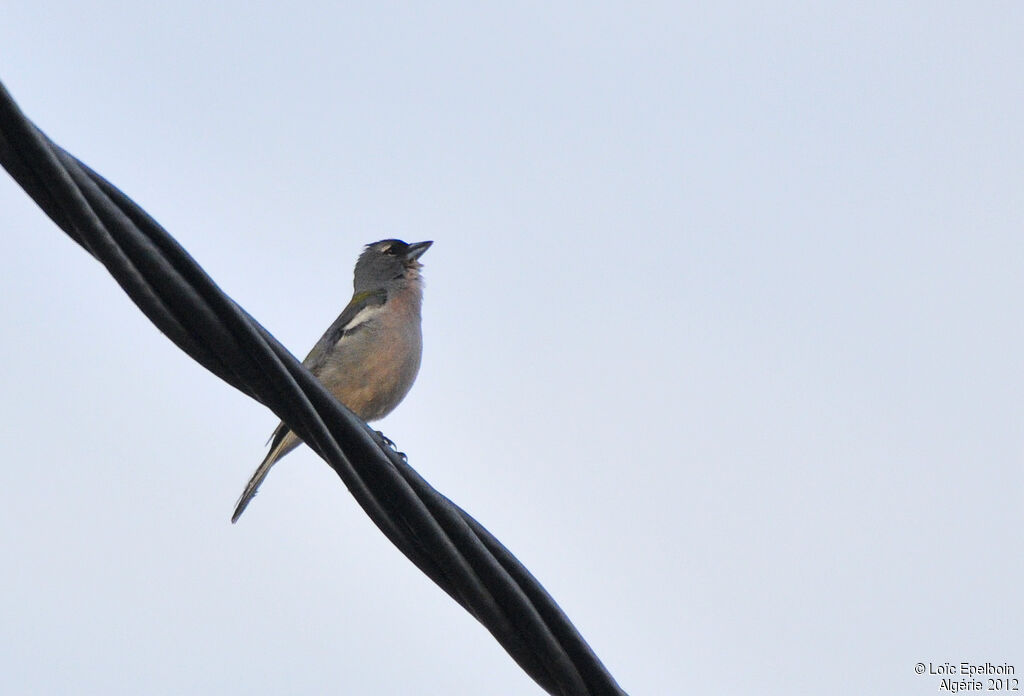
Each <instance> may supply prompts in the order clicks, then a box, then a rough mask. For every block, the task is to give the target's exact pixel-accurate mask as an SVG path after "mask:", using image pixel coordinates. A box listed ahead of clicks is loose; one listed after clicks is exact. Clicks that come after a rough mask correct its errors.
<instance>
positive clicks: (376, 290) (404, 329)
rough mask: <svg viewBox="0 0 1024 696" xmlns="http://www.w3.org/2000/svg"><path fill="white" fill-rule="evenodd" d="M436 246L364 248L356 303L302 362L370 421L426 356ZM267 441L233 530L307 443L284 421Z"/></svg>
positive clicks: (393, 402)
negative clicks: (428, 255) (426, 271)
mask: <svg viewBox="0 0 1024 696" xmlns="http://www.w3.org/2000/svg"><path fill="white" fill-rule="evenodd" d="M432 244H433V242H432V241H428V242H416V243H414V244H406V243H405V242H403V241H401V240H399V239H382V240H381V241H379V242H373V243H372V244H367V245H366V247H364V249H363V251H362V253H361V254H360V255H359V259H358V260H357V261H356V265H355V271H354V273H353V280H352V285H353V294H352V299H351V301H349V303H348V305H347V306H346V307H345V309H343V310H342V312H341V314H340V315H338V318H337V319H335V320H334V323H333V324H331V325H330V327H329V328H328V329H327V331H326V332H324V335H323V336H321V337H320V340H319V341H317V342H316V345H315V346H313V350H311V351H310V352H309V355H307V356H306V359H305V360H303V361H302V364H303V365H304V366H305V367H306V369H308V370H309V371H310V372H311V373H313V376H314V377H316V378H317V379H319V380H320V382H321V383H322V384H323V385H324V386H325V387H327V390H328V391H330V392H331V393H332V394H333V395H334V396H335V397H337V398H338V400H339V401H341V403H343V404H345V406H347V407H348V408H349V410H351V411H352V412H353V413H354V414H356V415H357V416H359V417H360V418H361V419H363V420H364V421H366V422H368V423H370V422H373V421H376V420H380V419H381V418H383V417H384V416H386V415H388V414H389V413H391V411H393V410H394V409H395V407H396V406H398V404H399V403H400V402H401V401H402V399H404V398H405V395H406V394H408V393H409V389H411V388H412V385H413V382H415V381H416V375H417V374H418V373H419V369H420V360H421V358H422V355H423V334H422V329H421V319H420V308H421V306H422V304H423V277H422V275H421V273H420V269H422V268H423V265H422V264H421V263H420V261H419V259H420V257H421V256H423V254H424V252H426V251H427V249H429V248H430V246H431V245H432ZM268 442H269V444H270V451H269V452H268V453H267V456H266V457H265V458H264V459H263V461H262V462H261V463H260V465H259V467H257V468H256V471H255V472H254V473H253V475H252V478H250V479H249V483H248V484H247V485H246V486H245V490H244V491H243V492H242V496H241V497H240V498H239V499H238V503H237V504H236V505H235V512H234V514H233V515H232V517H231V522H232V524H234V523H235V522H237V521H238V518H239V517H240V516H241V515H242V513H243V512H245V508H246V507H247V506H248V505H249V502H250V501H251V500H252V498H253V496H254V495H256V491H257V490H258V489H259V487H260V484H261V483H263V479H265V478H266V477H267V474H268V473H270V469H271V467H273V466H274V464H276V463H277V462H278V461H279V460H280V459H281V458H282V457H283V456H285V455H286V454H288V453H289V452H291V451H292V450H293V449H295V448H296V447H298V446H299V445H300V444H302V440H301V439H299V437H298V436H297V435H296V434H295V433H293V432H292V431H291V430H290V429H289V428H288V426H287V425H285V424H284V423H279V424H278V426H277V428H275V429H274V432H273V434H272V435H271V436H270V440H269V441H268Z"/></svg>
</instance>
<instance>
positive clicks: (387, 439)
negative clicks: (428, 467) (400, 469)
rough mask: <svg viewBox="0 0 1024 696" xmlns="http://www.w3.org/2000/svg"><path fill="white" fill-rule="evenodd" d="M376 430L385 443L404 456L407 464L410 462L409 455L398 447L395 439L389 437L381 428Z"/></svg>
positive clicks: (403, 459) (400, 455)
mask: <svg viewBox="0 0 1024 696" xmlns="http://www.w3.org/2000/svg"><path fill="white" fill-rule="evenodd" d="M374 432H376V433H377V435H379V436H380V439H381V440H383V441H384V444H385V445H387V446H388V448H389V449H391V450H394V452H395V453H396V454H398V456H399V457H401V458H402V461H403V462H405V463H406V464H408V463H409V457H407V456H406V454H405V452H402V451H400V450H399V449H398V447H397V446H396V445H395V443H394V441H393V440H392V439H391V438H390V437H388V436H387V435H385V434H384V433H382V432H381V431H379V430H375V431H374Z"/></svg>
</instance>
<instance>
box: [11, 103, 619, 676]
mask: <svg viewBox="0 0 1024 696" xmlns="http://www.w3.org/2000/svg"><path fill="white" fill-rule="evenodd" d="M0 164H2V165H3V167H4V168H5V169H6V170H7V171H8V172H9V173H10V175H11V176H12V177H13V178H14V180H15V181H16V182H17V183H18V184H19V185H20V186H21V187H22V188H23V189H24V190H25V191H26V192H27V193H28V194H29V196H31V197H32V199H33V200H34V201H35V202H36V203H37V204H38V205H39V207H40V208H41V209H42V210H43V212H45V213H46V214H47V215H48V216H49V217H50V218H51V219H52V220H53V221H54V222H55V223H56V224H57V225H58V226H59V227H60V228H61V229H62V230H63V231H64V232H65V233H67V235H68V236H69V237H71V238H72V239H73V240H74V241H75V242H77V243H78V244H79V245H80V246H81V247H82V248H83V249H85V250H86V251H87V252H88V253H89V254H91V255H92V256H93V257H95V258H96V260H98V261H99V262H100V263H102V264H103V265H104V266H105V267H106V269H107V270H108V271H109V272H110V274H111V275H112V276H113V277H114V279H115V280H116V281H117V282H118V284H120V285H121V287H122V289H124V291H125V292H126V293H127V294H128V296H129V297H130V298H131V299H132V301H133V302H135V304H136V305H137V306H138V307H139V309H140V310H142V312H143V313H144V314H145V315H146V316H147V317H148V318H149V319H150V321H152V322H153V323H154V324H155V325H156V326H157V328H159V329H160V331H162V332H163V333H164V334H165V335H166V336H167V337H168V338H169V339H171V340H172V341H173V342H174V343H175V344H176V345H177V346H178V347H179V348H181V349H182V350H183V351H185V352H186V353H188V354H189V355H190V356H192V358H193V359H195V360H196V362H198V363H199V364H201V365H202V366H203V367H205V368H206V369H207V370H209V371H210V372H212V373H213V374H215V375H217V376H218V377H220V378H221V379H223V380H224V381H225V382H227V383H228V384H230V385H231V386H233V387H235V388H236V389H238V390H240V391H241V392H243V393H244V394H247V395H248V396H250V397H252V398H253V399H255V400H256V401H258V402H260V403H261V404H263V405H265V406H266V407H267V408H269V409H270V410H271V411H273V412H274V413H275V414H276V415H277V416H278V417H279V418H280V419H281V420H282V421H284V422H285V423H286V424H287V425H288V427H289V428H291V429H292V430H293V431H294V432H295V433H296V434H298V435H299V436H300V437H301V438H302V439H303V440H304V441H305V443H306V444H307V445H308V446H309V447H311V448H312V449H313V450H314V451H315V452H316V453H317V454H318V455H320V456H321V457H322V458H323V459H324V460H325V461H326V462H327V463H328V464H329V465H330V466H331V468H333V469H334V470H335V472H337V474H338V476H339V477H340V478H341V480H342V481H343V482H344V484H345V486H346V487H347V488H348V490H349V492H350V493H351V494H352V496H353V497H354V498H355V499H356V502H358V503H359V505H360V506H361V507H362V508H363V510H364V511H365V512H366V514H367V515H369V517H370V519H372V520H373V522H374V524H376V525H377V526H378V527H379V528H380V530H381V531H382V532H383V533H384V534H385V536H387V538H388V539H389V540H390V541H391V542H392V543H393V544H394V545H395V546H397V547H398V549H399V550H400V551H401V552H402V553H403V554H405V555H406V557H407V558H408V559H409V560H410V561H412V562H413V563H414V564H415V565H416V567H417V568H419V569H420V570H421V571H423V573H425V574H426V575H427V576H428V577H429V578H430V579H431V580H433V581H434V582H435V583H436V584H437V585H438V586H439V587H440V588H441V589H442V590H444V591H445V592H447V593H448V595H449V596H451V597H452V599H454V600H455V601H456V602H458V603H459V604H460V605H461V606H462V607H463V608H464V609H465V610H466V611H468V612H469V613H470V614H472V615H473V617H474V618H476V619H477V620H478V621H479V622H480V623H482V624H483V625H484V626H485V627H486V628H487V630H488V631H490V632H491V634H492V635H493V636H494V637H495V639H496V640H497V641H498V642H499V643H500V644H501V646H502V647H503V648H504V649H505V650H506V651H507V652H508V653H509V655H511V656H512V658H513V659H514V660H515V661H516V662H517V663H518V664H519V666H520V667H522V668H523V670H524V671H526V673H527V674H529V675H530V676H531V677H532V678H533V679H534V680H535V681H536V682H537V683H538V684H539V685H540V686H541V687H542V688H543V689H544V690H545V691H547V692H548V693H549V694H556V695H559V696H591V695H592V696H598V695H601V696H606V695H607V696H611V695H620V696H624V694H625V692H624V691H623V690H622V689H621V688H620V687H619V685H618V684H617V683H616V681H615V679H614V678H613V677H612V676H611V674H610V673H609V672H608V670H607V669H605V667H604V665H603V664H602V663H601V661H600V660H599V659H598V657H597V656H596V655H595V654H594V652H593V650H591V648H590V646H589V645H588V644H587V642H586V641H585V640H584V639H583V636H581V635H580V634H579V632H578V631H577V630H576V628H575V626H573V625H572V623H571V622H570V621H569V619H568V617H567V616H566V615H565V613H564V612H563V611H562V610H561V608H560V607H559V606H558V604H556V603H555V601H554V599H552V598H551V596H550V595H549V594H548V593H547V592H546V591H545V590H544V588H543V587H542V586H541V585H540V583H539V582H537V580H536V579H535V578H534V577H533V576H532V575H531V574H530V572H529V571H528V570H527V569H526V567H525V566H523V564H522V563H520V562H519V561H518V560H517V559H516V557H515V556H513V555H512V554H511V553H510V552H509V551H508V549H506V548H505V547H504V546H503V545H502V544H501V542H500V541H498V540H497V539H496V538H495V537H494V536H493V535H491V534H490V532H488V531H487V530H486V529H485V528H484V527H483V526H482V525H481V524H480V523H479V522H477V521H476V520H475V519H473V518H472V517H471V516H470V515H469V514H468V513H466V512H465V511H464V510H462V509H461V508H459V507H458V506H457V505H455V504H454V503H453V502H452V501H450V500H449V499H448V498H446V497H445V496H444V495H442V494H441V493H439V492H438V491H436V490H435V489H434V488H433V487H431V486H430V484H429V483H427V482H426V481H425V480H424V479H423V478H422V477H420V476H419V474H417V472H416V471H415V470H414V469H413V468H412V467H410V466H409V465H408V463H407V462H406V461H404V460H403V458H402V457H401V456H400V455H399V454H398V453H397V452H395V451H394V450H393V449H391V448H390V447H387V446H386V445H385V443H384V442H383V440H382V439H381V437H380V436H379V435H378V434H377V433H375V432H374V431H373V430H371V429H370V428H369V427H368V426H367V425H366V424H365V423H363V422H362V421H361V420H359V419H358V418H357V417H356V416H355V415H353V414H352V413H351V412H350V411H349V410H348V409H347V408H345V406H344V405H342V404H341V403H340V402H339V401H337V400H336V399H335V398H334V397H333V396H332V395H331V394H330V393H329V392H328V391H327V390H326V389H325V388H324V387H323V385H321V384H320V382H319V381H317V379H316V378H315V377H313V376H312V375H311V374H310V373H309V371H307V370H306V368H304V367H303V366H302V364H301V363H300V362H299V361H298V360H296V359H295V357H294V356H293V355H291V353H289V352H288V351H287V350H286V349H285V348H284V347H283V346H282V345H281V344H280V343H278V342H277V340H276V339H275V338H274V337H273V336H272V335H271V334H270V333H269V332H268V331H267V330H266V329H264V328H263V327H262V326H261V325H260V324H259V323H258V322H257V321H256V320H255V319H253V318H252V317H251V316H250V315H249V314H248V313H247V312H246V311H245V310H244V309H242V308H241V307H240V306H238V305H237V304H236V303H235V302H234V301H233V300H231V298H229V297H228V296H227V295H225V294H224V292H223V291H221V290H220V288H218V287H217V285H216V284H215V283H214V282H213V280H212V279H211V278H210V277H209V276H208V275H207V274H206V273H205V272H204V271H203V269H202V268H201V267H200V266H199V265H198V264H197V263H196V261H195V260H194V259H193V258H192V257H191V256H189V254H188V253H187V252H186V251H185V249H183V248H182V247H181V245H179V244H178V243H177V241H175V240H174V238H173V237H171V236H170V235H169V234H168V233H167V232H166V231H165V230H164V229H163V228H162V227H161V226H160V225H159V224H158V223H157V222H156V221H155V220H153V219H152V218H151V217H150V216H149V215H148V214H147V213H146V212H145V211H144V210H143V209H142V208H140V207H139V206H138V205H136V204H135V202H134V201H132V200H131V199H130V198H128V196H126V195H125V194H124V193H122V192H121V191H120V190H118V189H117V188H116V187H115V186H114V185H113V184H111V183H110V182H108V181H107V180H105V179H104V178H103V177H101V176H100V175H99V174H97V173H96V172H94V171H93V170H92V169H90V168H89V167H88V166H87V165H85V164H84V163H82V162H81V161H79V160H78V159H76V158H75V157H74V156H73V155H71V154H69V153H67V152H66V151H64V150H63V149H62V148H61V147H60V146H59V145H57V144H55V143H54V142H53V141H51V140H50V139H49V138H48V137H47V136H46V135H45V134H44V133H43V132H42V131H40V130H39V129H38V128H37V127H36V126H35V125H34V124H33V123H32V122H31V121H29V120H28V119H27V118H26V117H25V116H24V114H22V112H21V110H20V109H19V108H18V106H17V104H15V102H14V100H13V99H12V98H11V96H10V94H9V93H8V92H7V90H6V88H4V86H3V85H2V84H0Z"/></svg>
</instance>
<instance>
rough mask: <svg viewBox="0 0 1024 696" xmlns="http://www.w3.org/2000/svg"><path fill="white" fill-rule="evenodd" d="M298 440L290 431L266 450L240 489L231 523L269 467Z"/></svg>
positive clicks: (243, 509)
mask: <svg viewBox="0 0 1024 696" xmlns="http://www.w3.org/2000/svg"><path fill="white" fill-rule="evenodd" d="M299 443H300V440H299V439H298V438H297V437H295V435H294V434H292V432H291V431H288V433H287V434H286V435H285V436H284V437H282V438H281V439H280V441H279V442H277V443H276V444H275V445H274V446H273V447H271V448H270V451H269V452H267V456H266V457H264V458H263V461H262V462H260V465H259V466H258V467H256V471H255V472H254V473H253V475H252V478H250V479H249V483H247V484H245V490H244V491H242V497H240V498H239V499H238V503H237V504H236V505H235V514H233V515H232V516H231V524H234V523H235V522H237V521H238V518H239V517H241V516H242V513H243V512H245V508H247V507H248V506H249V502H250V501H251V500H252V499H253V496H255V495H256V491H257V490H259V487H260V484H261V483H263V479H265V478H266V477H267V474H269V473H270V469H271V467H273V466H274V464H277V461H278V460H279V459H280V458H281V457H283V456H284V455H286V454H288V453H289V452H291V451H292V450H293V449H295V448H296V447H298V446H299Z"/></svg>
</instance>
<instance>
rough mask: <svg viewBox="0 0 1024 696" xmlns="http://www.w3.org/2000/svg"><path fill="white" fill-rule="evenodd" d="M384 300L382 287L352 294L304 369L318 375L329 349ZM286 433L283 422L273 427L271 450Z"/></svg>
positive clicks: (353, 329) (356, 329)
mask: <svg viewBox="0 0 1024 696" xmlns="http://www.w3.org/2000/svg"><path fill="white" fill-rule="evenodd" d="M385 300H387V291H385V290H384V289H383V288H382V289H380V290H367V291H365V292H360V293H357V294H356V295H354V296H353V297H352V300H351V301H350V302H349V303H348V305H347V306H346V307H345V309H343V310H341V314H339V315H338V318H337V319H335V320H334V323H333V324H331V325H330V326H329V327H328V328H327V331H325V332H324V335H323V336H321V337H320V340H319V341H317V342H316V345H315V346H313V350H311V351H309V355H307V356H306V359H305V360H303V361H302V364H303V365H305V366H306V369H308V370H309V371H310V372H312V373H313V374H314V375H318V374H319V372H320V369H321V368H322V367H323V363H324V360H325V359H326V357H327V355H328V354H329V353H330V349H331V348H333V347H334V345H335V344H336V343H337V342H338V341H340V340H341V339H342V337H343V336H344V335H345V334H346V333H351V332H353V331H358V330H359V327H360V326H361V325H362V324H363V322H364V321H366V319H368V318H369V317H370V316H372V315H373V314H375V313H376V312H377V311H380V309H381V308H382V307H383V306H384V302H385ZM287 434H288V426H287V425H285V424H284V423H278V425H277V427H276V428H274V432H273V434H271V436H270V449H271V451H273V449H274V448H275V447H277V446H278V445H279V444H280V443H281V441H282V440H284V438H285V435H287Z"/></svg>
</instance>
